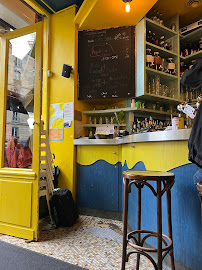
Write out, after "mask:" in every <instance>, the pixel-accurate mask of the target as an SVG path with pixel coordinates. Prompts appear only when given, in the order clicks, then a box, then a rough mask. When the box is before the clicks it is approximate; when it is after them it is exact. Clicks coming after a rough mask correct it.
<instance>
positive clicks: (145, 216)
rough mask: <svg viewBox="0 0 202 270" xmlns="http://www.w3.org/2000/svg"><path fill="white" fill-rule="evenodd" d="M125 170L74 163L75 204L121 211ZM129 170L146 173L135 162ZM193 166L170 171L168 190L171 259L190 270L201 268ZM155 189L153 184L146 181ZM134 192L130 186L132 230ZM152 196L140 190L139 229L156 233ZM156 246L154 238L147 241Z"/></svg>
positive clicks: (201, 246)
mask: <svg viewBox="0 0 202 270" xmlns="http://www.w3.org/2000/svg"><path fill="white" fill-rule="evenodd" d="M124 170H128V167H127V164H126V163H125V165H124V166H123V167H122V166H121V163H120V162H118V163H117V164H116V165H111V164H109V163H107V162H106V161H103V160H99V161H97V162H95V163H94V164H92V165H89V166H83V165H79V164H77V203H78V205H79V206H80V207H87V208H94V209H101V210H108V211H115V212H122V211H123V194H124V193H123V179H122V172H123V171H124ZM132 170H146V168H145V165H144V163H143V162H138V163H137V164H136V165H135V166H134V168H132ZM196 171H197V166H196V165H194V164H187V165H184V166H181V167H178V168H175V169H173V170H171V172H173V173H174V174H175V184H174V186H173V188H172V219H173V220H172V224H173V242H174V255H175V260H176V261H178V262H180V263H181V264H182V265H185V266H187V267H189V268H191V269H193V270H201V269H202V223H201V219H200V201H199V199H198V192H197V188H196V186H195V185H194V183H193V175H194V173H195V172H196ZM150 184H151V185H152V186H153V187H154V188H155V189H156V184H155V183H153V182H152V181H150ZM136 195H137V189H136V188H135V186H134V185H133V186H132V192H131V193H130V195H129V213H128V214H129V216H128V223H129V226H130V227H131V228H132V229H133V230H135V229H136V223H137V218H136V217H137V211H136V205H137V201H136V200H137V196H136ZM162 209H163V213H162V214H163V233H164V234H166V235H167V234H168V232H167V212H166V195H165V194H164V196H163V200H162ZM156 220H157V215H156V197H155V196H154V195H153V193H152V191H151V190H150V189H149V188H147V187H144V188H143V190H142V229H147V230H154V231H156V229H157V228H156V223H157V222H156ZM147 243H148V244H150V245H151V246H153V247H155V246H156V239H155V238H150V239H149V240H148V242H147Z"/></svg>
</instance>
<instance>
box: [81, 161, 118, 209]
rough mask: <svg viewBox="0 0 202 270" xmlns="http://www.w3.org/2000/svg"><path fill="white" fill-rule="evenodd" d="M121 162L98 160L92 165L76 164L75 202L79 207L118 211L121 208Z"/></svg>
mask: <svg viewBox="0 0 202 270" xmlns="http://www.w3.org/2000/svg"><path fill="white" fill-rule="evenodd" d="M120 174H122V167H121V163H120V162H118V163H117V164H115V165H112V164H109V163H108V162H106V161H104V160H99V161H97V162H95V163H94V164H92V165H88V166H84V165H80V164H77V203H78V205H79V206H80V207H87V208H93V209H100V210H108V211H115V212H119V211H121V209H122V205H121V202H122V184H121V183H120V181H119V179H120Z"/></svg>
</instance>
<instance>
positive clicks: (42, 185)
mask: <svg viewBox="0 0 202 270" xmlns="http://www.w3.org/2000/svg"><path fill="white" fill-rule="evenodd" d="M52 164H53V159H52V155H51V150H50V144H49V137H48V132H47V130H45V129H44V122H43V121H41V135H40V180H39V199H40V197H42V196H46V201H47V206H48V212H49V216H50V221H51V224H52V225H53V224H54V222H53V217H52V215H51V208H50V199H51V198H52V196H53V189H54V185H53V180H54V177H53V168H52Z"/></svg>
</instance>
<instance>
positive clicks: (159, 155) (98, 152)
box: [77, 141, 189, 171]
mask: <svg viewBox="0 0 202 270" xmlns="http://www.w3.org/2000/svg"><path fill="white" fill-rule="evenodd" d="M98 160H105V161H106V162H108V163H110V164H116V163H117V162H118V161H119V162H121V163H122V166H124V164H125V162H127V166H128V168H129V169H132V168H133V167H134V166H135V165H136V164H137V163H138V162H140V161H142V162H144V164H145V166H146V169H147V170H157V171H169V170H171V169H173V168H176V167H179V166H182V165H185V164H187V163H189V161H188V147H187V141H166V142H142V143H130V144H123V145H119V146H89V145H88V146H87V145H86V146H85V145H84V146H77V163H79V164H81V165H86V166H87V165H91V164H93V163H95V162H96V161H98Z"/></svg>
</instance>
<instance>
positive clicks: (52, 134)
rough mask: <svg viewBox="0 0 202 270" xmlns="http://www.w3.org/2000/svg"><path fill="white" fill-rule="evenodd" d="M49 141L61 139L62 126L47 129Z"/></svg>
mask: <svg viewBox="0 0 202 270" xmlns="http://www.w3.org/2000/svg"><path fill="white" fill-rule="evenodd" d="M49 141H51V142H57V141H63V128H52V129H50V130H49Z"/></svg>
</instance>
